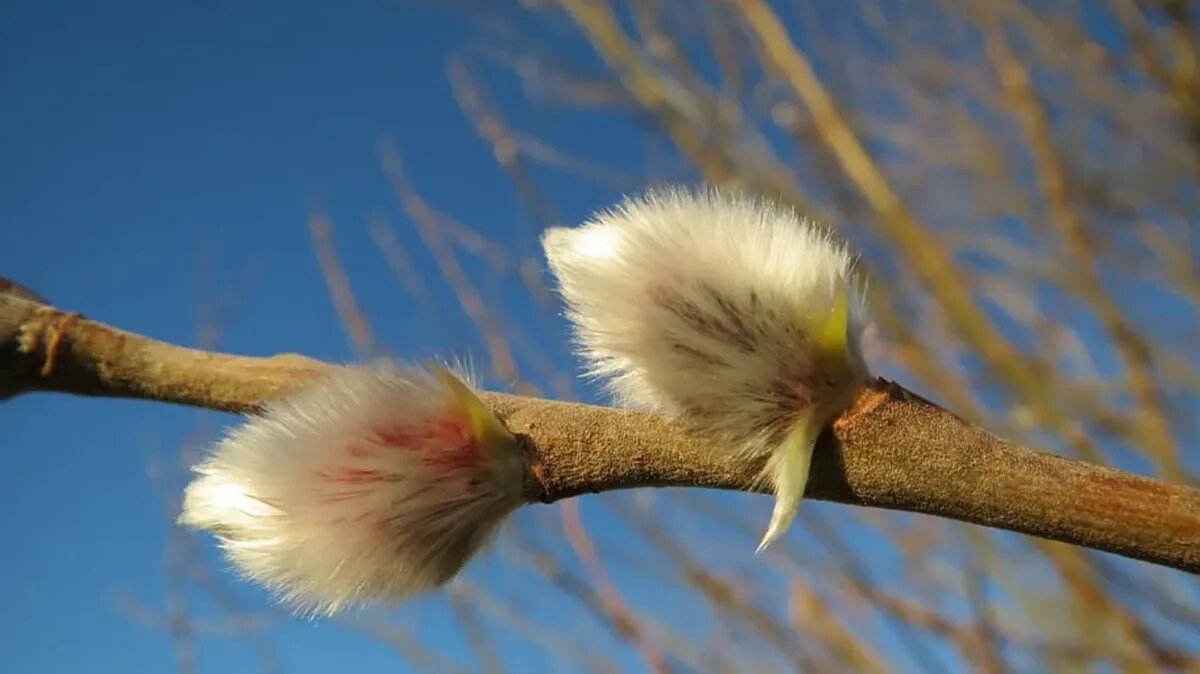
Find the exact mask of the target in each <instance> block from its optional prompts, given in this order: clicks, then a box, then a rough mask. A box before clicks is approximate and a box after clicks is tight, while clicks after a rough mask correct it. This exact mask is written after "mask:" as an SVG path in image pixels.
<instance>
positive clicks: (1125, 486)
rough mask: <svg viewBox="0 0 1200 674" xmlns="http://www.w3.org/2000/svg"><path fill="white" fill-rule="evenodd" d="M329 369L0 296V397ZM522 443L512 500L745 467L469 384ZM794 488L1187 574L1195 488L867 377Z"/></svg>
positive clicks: (262, 387) (548, 403) (1196, 555)
mask: <svg viewBox="0 0 1200 674" xmlns="http://www.w3.org/2000/svg"><path fill="white" fill-rule="evenodd" d="M329 367H331V366H329V365H326V364H324V363H321V362H319V361H315V360H312V359H309V358H305V357H303V356H298V355H293V354H284V355H276V356H269V357H249V356H234V355H229V354H223V353H215V352H209V351H199V350H195V349H188V348H183V347H179V346H175V345H172V344H167V343H165V342H160V341H157V340H153V339H150V338H147V337H143V336H141V335H136V334H133V333H129V332H125V331H122V330H118V329H116V328H113V327H110V326H107V325H104V324H101V323H97V322H94V321H91V320H87V319H85V318H83V317H82V316H80V315H78V314H74V313H69V312H64V311H61V310H59V309H56V308H54V307H52V306H49V305H45V304H39V303H37V302H34V301H30V300H27V299H22V298H20V297H17V296H15V295H13V294H11V293H3V292H0V398H8V397H12V396H15V395H18V394H21V393H25V392H29V391H56V392H62V393H72V394H77V395H86V396H104V397H117V398H138V399H147V400H157V401H163V402H171V403H177V404H183V405H190V406H194V407H200V408H205V409H211V410H220V411H225V412H235V413H249V412H253V411H254V410H256V409H258V408H259V406H260V405H261V404H262V403H263V401H265V400H267V399H269V398H271V397H273V396H277V395H279V394H281V393H284V392H286V391H288V390H290V389H292V388H294V387H296V386H298V385H300V384H302V383H304V382H306V381H311V380H312V379H314V378H315V377H318V376H320V375H321V373H322V372H324V371H325V370H326V369H327V368H329ZM484 398H485V400H486V402H487V403H488V404H489V405H490V406H491V407H492V408H493V409H494V410H495V411H496V413H497V415H498V416H500V417H501V418H502V419H504V421H505V423H507V424H508V426H509V428H510V429H511V430H512V431H513V432H515V433H517V434H519V435H520V436H521V437H522V438H523V440H524V444H525V447H526V450H527V457H526V462H527V466H528V470H527V479H526V485H525V496H526V499H527V500H528V501H530V502H543V503H550V502H554V501H557V500H559V499H564V498H569V497H571V496H577V495H580V494H585V493H592V492H601V491H609V490H614V489H625V488H633V487H706V488H715V489H736V490H748V491H749V490H753V489H754V488H753V487H751V486H750V485H751V484H752V483H753V478H754V477H755V476H756V474H757V473H758V470H759V468H760V466H759V465H755V464H753V463H746V462H741V461H738V460H736V459H734V458H733V457H731V456H730V453H728V452H724V451H721V450H722V448H721V447H719V446H717V445H716V444H714V441H712V440H710V439H707V438H705V437H702V436H697V435H695V434H692V433H689V432H688V431H687V430H685V429H684V428H681V427H679V426H677V425H675V424H672V423H670V422H668V421H666V420H664V419H662V418H660V417H657V416H654V415H651V414H645V413H640V412H632V411H625V410H617V409H610V408H605V407H595V406H590V405H580V404H574V403H565V402H557V401H552V400H542V399H536V398H525V397H521V396H513V395H506V394H502V393H486V394H484ZM807 496H808V497H810V498H816V499H822V500H826V501H835V502H838V503H846V504H852V505H861V506H870V507H875V508H886V509H892V510H902V511H907V512H916V513H925V514H930V515H937V516H940V517H946V518H950V519H954V520H959V521H963V522H972V523H975V524H981V525H984V526H988V527H993V528H998V529H1006V530H1009V531H1016V532H1020V533H1024V534H1029V535H1033V536H1039V537H1042V538H1046V539H1050V540H1056V541H1062V542H1066V543H1071V544H1076V545H1081V546H1085V547H1088V548H1092V549H1095V550H1103V551H1107V552H1113V553H1116V554H1119V555H1123V556H1125V557H1130V558H1134V559H1141V560H1145V561H1148V562H1152V563H1155V564H1161V565H1164V566H1169V567H1173V568H1177V569H1182V570H1185V571H1189V572H1192V573H1197V572H1200V491H1198V490H1196V489H1192V488H1190V487H1186V486H1181V485H1169V484H1165V483H1162V482H1158V481H1155V480H1151V479H1147V478H1143V477H1139V476H1135V475H1131V474H1128V473H1123V472H1120V471H1116V470H1111V469H1108V468H1103V467H1099V466H1094V465H1090V464H1087V463H1082V462H1078V461H1071V460H1067V459H1063V458H1060V457H1056V456H1051V455H1048V454H1041V453H1038V452H1034V451H1032V450H1030V449H1026V448H1024V447H1020V446H1018V445H1015V444H1013V443H1010V442H1007V441H1004V440H1002V439H1000V438H997V437H995V436H994V435H992V434H990V433H988V432H987V431H985V430H983V429H981V428H978V427H975V426H972V425H970V424H968V423H967V422H965V421H963V420H962V419H960V418H958V417H957V416H955V415H954V414H951V413H950V412H947V411H946V410H944V409H942V408H940V407H938V406H936V405H934V404H932V403H930V402H928V401H926V400H924V399H922V398H920V397H919V396H917V395H915V394H913V393H911V392H909V391H907V390H905V389H904V388H902V387H900V386H898V385H896V384H893V383H890V382H886V381H883V380H879V381H877V382H875V383H874V384H873V385H872V386H871V387H870V388H869V389H868V390H866V391H865V392H864V393H863V394H862V396H861V397H860V398H859V400H858V401H857V402H856V403H855V405H854V406H853V407H852V408H851V409H850V410H848V411H847V412H846V413H845V414H843V415H842V416H841V417H840V418H838V419H837V420H836V421H835V422H834V423H833V424H831V427H830V428H829V429H828V430H827V431H826V433H825V434H824V436H823V437H822V439H821V442H820V444H819V446H818V449H817V453H816V456H815V458H814V462H813V472H812V477H811V478H810V480H809V484H808V490H807Z"/></svg>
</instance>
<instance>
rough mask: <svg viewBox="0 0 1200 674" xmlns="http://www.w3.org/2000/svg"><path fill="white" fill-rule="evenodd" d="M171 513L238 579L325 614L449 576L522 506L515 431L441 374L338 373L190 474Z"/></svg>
mask: <svg viewBox="0 0 1200 674" xmlns="http://www.w3.org/2000/svg"><path fill="white" fill-rule="evenodd" d="M196 472H197V473H198V475H199V476H198V477H197V478H196V479H195V480H194V481H193V482H192V483H191V484H190V485H189V486H188V488H187V491H186V494H185V498H184V506H183V515H182V517H181V518H180V519H181V521H182V522H183V523H185V524H188V525H191V526H194V527H199V528H203V529H208V530H210V531H212V532H213V533H215V534H216V535H217V536H218V537H219V539H220V542H221V545H222V547H223V548H224V550H225V552H226V554H227V556H228V558H229V559H230V560H231V561H232V562H233V564H234V566H235V567H237V569H238V570H239V571H241V572H242V573H243V574H245V575H246V576H248V577H250V578H251V579H253V580H255V581H256V582H258V583H261V584H262V585H264V586H266V587H268V588H270V589H271V590H273V591H275V592H276V593H278V594H279V595H281V596H282V597H283V598H284V599H285V600H286V601H288V602H289V603H291V604H293V605H294V606H295V607H296V608H297V609H300V610H303V611H308V612H312V613H334V612H336V611H338V610H341V609H343V608H345V607H347V606H350V605H354V604H358V603H362V602H366V601H371V600H379V599H393V600H394V599H403V598H405V597H408V596H410V595H412V594H415V593H419V592H422V591H426V590H429V589H432V588H435V587H437V586H439V585H441V584H442V583H445V582H446V581H448V580H449V579H450V578H452V577H453V576H454V575H455V574H456V573H458V571H459V570H460V569H461V568H462V567H463V566H464V565H465V564H466V563H467V562H468V561H469V560H470V559H471V557H472V556H473V555H474V554H475V553H476V552H477V551H478V550H479V549H480V547H481V546H482V545H483V544H484V543H486V542H487V541H488V540H489V538H490V537H491V536H492V535H493V534H494V532H495V531H496V530H497V528H498V527H499V525H500V524H501V522H502V521H503V520H504V518H505V517H507V516H508V515H509V514H510V513H511V512H512V511H513V510H514V509H515V508H517V507H518V506H519V505H520V503H521V486H522V480H523V476H524V464H523V460H522V456H521V449H520V446H519V444H518V442H517V441H516V439H515V438H513V436H512V435H510V434H509V433H508V431H507V430H505V429H504V427H503V426H502V425H501V424H500V422H499V421H497V420H496V419H495V418H494V417H493V416H492V414H491V413H490V412H489V411H488V410H487V409H486V408H485V407H484V406H483V403H482V402H481V401H480V400H479V399H478V398H477V397H476V396H475V394H474V393H472V391H471V390H470V389H469V388H468V387H467V385H465V384H463V383H462V381H460V380H459V379H458V378H456V377H455V376H454V375H453V374H451V373H450V372H449V371H446V370H442V369H440V368H439V369H436V370H432V371H431V370H425V369H420V368H416V367H409V366H400V365H395V364H391V363H381V364H374V365H370V366H355V367H345V368H337V369H334V370H332V371H331V373H330V374H329V375H327V376H325V377H323V378H322V379H321V380H319V381H317V382H315V383H313V384H311V385H308V386H305V387H303V388H302V389H300V390H298V391H296V392H294V393H292V394H289V395H287V396H284V397H283V398H281V399H278V400H275V401H272V402H270V403H269V404H268V405H267V406H266V408H265V409H264V411H263V412H262V413H261V414H259V415H256V416H254V417H252V418H250V419H249V420H248V421H246V423H245V424H243V425H242V426H240V427H239V428H237V429H235V430H233V431H232V432H231V433H230V434H229V435H228V437H226V438H225V440H224V441H222V442H221V443H220V444H218V445H217V446H216V447H215V449H214V450H213V452H212V454H211V456H210V457H208V458H207V459H206V460H204V461H203V462H202V463H201V464H200V465H198V466H197V467H196Z"/></svg>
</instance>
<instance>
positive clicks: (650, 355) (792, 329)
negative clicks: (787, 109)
mask: <svg viewBox="0 0 1200 674" xmlns="http://www.w3.org/2000/svg"><path fill="white" fill-rule="evenodd" d="M543 246H544V248H545V251H546V255H547V259H548V261H549V264H550V267H551V270H552V271H553V273H554V275H555V276H556V277H557V280H558V285H559V289H560V292H561V293H562V296H563V298H564V300H565V301H566V304H567V309H568V311H567V315H568V317H569V318H570V319H571V321H572V322H573V323H574V326H575V332H576V341H577V345H578V350H579V353H580V354H581V355H582V357H583V358H584V359H585V361H586V362H587V365H588V372H589V373H590V374H591V375H594V376H597V377H600V378H603V379H604V380H605V381H606V382H607V384H608V385H609V387H610V388H611V390H612V392H613V393H614V394H615V397H616V399H617V402H618V403H621V404H625V405H628V406H633V407H640V408H648V409H652V410H657V411H660V412H664V413H667V414H669V415H673V416H675V417H676V418H678V419H680V420H682V421H684V422H686V423H689V424H690V425H692V426H694V427H696V428H697V429H698V430H700V431H702V432H705V433H709V434H712V435H715V436H717V437H720V438H722V439H725V440H727V441H728V443H729V444H730V446H731V447H733V448H734V450H735V451H739V452H741V453H743V454H745V455H746V456H748V457H764V456H766V457H769V460H768V462H767V465H766V469H765V471H764V473H763V476H762V479H764V480H766V481H768V483H769V484H771V485H772V486H773V488H774V490H775V493H776V497H777V498H776V509H775V512H774V513H773V515H772V521H771V525H770V527H769V528H768V531H767V534H766V535H765V536H764V538H763V541H762V544H761V545H760V549H761V548H762V547H765V546H766V545H767V544H769V543H770V542H771V541H772V540H774V539H775V538H777V537H778V536H779V535H780V534H782V533H783V531H784V530H785V529H786V528H787V526H788V524H789V523H790V522H791V520H792V518H793V517H794V515H795V511H796V507H797V505H798V503H799V501H800V499H801V497H802V496H803V491H804V485H805V483H806V482H807V477H808V467H809V460H810V458H811V454H812V448H813V445H814V444H815V442H816V439H817V436H818V435H819V433H820V430H821V428H822V427H823V426H824V424H825V423H827V422H828V421H829V420H830V419H831V418H832V417H833V416H835V415H836V414H838V413H840V412H841V411H843V410H844V409H845V407H846V406H848V405H849V404H850V402H852V400H853V398H854V396H855V395H856V394H857V393H858V392H859V391H860V390H861V388H862V386H863V385H864V384H865V382H866V381H867V379H868V374H867V368H866V365H865V363H864V361H863V357H862V353H861V347H860V339H861V334H862V332H863V327H864V323H865V311H864V307H863V302H862V292H861V290H860V289H859V288H858V287H857V286H856V284H855V281H854V278H855V273H854V265H855V260H854V257H853V256H852V255H851V253H850V252H849V251H848V250H847V248H846V247H845V246H844V245H842V244H841V243H839V242H837V241H836V240H835V239H834V237H833V236H832V235H831V233H830V232H829V231H828V230H827V229H825V228H824V227H822V226H820V225H818V224H817V223H815V222H812V221H810V220H808V219H806V218H804V217H802V216H800V215H798V214H797V213H795V212H793V211H792V210H791V209H788V208H786V207H783V206H781V205H778V204H776V203H774V202H771V201H768V200H765V199H761V198H753V197H749V196H743V195H738V194H731V193H724V192H720V191H717V190H715V189H703V190H696V191H690V190H684V189H671V190H665V191H658V192H651V193H650V194H648V195H646V196H644V197H641V198H637V199H629V200H626V201H625V202H624V203H622V204H620V205H619V206H617V207H615V208H613V209H611V210H608V211H606V212H603V213H600V214H598V215H596V216H594V217H593V218H592V219H591V220H590V221H589V222H586V223H585V224H583V225H582V226H580V227H577V228H554V229H551V230H548V231H547V233H546V234H545V235H544V237H543ZM839 307H840V308H841V312H840V314H839V311H838V309H839ZM839 316H840V319H839ZM838 326H840V328H839V327H838ZM834 329H836V330H837V331H838V333H839V334H836V335H832V334H831V333H830V331H831V330H834Z"/></svg>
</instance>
